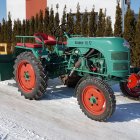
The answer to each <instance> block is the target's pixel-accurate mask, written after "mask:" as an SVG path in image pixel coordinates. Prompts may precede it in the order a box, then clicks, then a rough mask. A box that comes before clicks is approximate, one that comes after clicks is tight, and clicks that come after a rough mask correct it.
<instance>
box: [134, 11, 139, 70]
mask: <svg viewBox="0 0 140 140" xmlns="http://www.w3.org/2000/svg"><path fill="white" fill-rule="evenodd" d="M133 64H134V65H135V66H136V67H140V10H139V16H138V21H137V24H136V33H135V47H134V49H133Z"/></svg>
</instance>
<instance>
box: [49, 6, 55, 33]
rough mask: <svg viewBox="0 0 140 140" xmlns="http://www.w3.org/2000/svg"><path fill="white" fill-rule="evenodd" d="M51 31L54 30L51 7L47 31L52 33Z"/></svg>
mask: <svg viewBox="0 0 140 140" xmlns="http://www.w3.org/2000/svg"><path fill="white" fill-rule="evenodd" d="M53 31H54V10H53V8H51V9H50V15H49V33H50V34H53Z"/></svg>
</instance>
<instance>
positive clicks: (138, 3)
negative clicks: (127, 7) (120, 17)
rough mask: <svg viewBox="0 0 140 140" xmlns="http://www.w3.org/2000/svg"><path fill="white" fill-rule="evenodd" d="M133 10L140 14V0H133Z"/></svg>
mask: <svg viewBox="0 0 140 140" xmlns="http://www.w3.org/2000/svg"><path fill="white" fill-rule="evenodd" d="M131 8H132V9H133V10H134V11H135V13H138V12H139V8H140V0H131Z"/></svg>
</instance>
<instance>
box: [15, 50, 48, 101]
mask: <svg viewBox="0 0 140 140" xmlns="http://www.w3.org/2000/svg"><path fill="white" fill-rule="evenodd" d="M23 62H24V63H27V64H24V63H23ZM22 63H23V64H22ZM24 65H25V67H27V65H28V66H30V67H31V68H32V69H31V70H32V71H33V73H34V75H35V77H33V76H32V77H31V76H30V75H29V74H30V73H29V74H28V77H29V80H27V81H29V82H30V83H31V80H30V78H32V79H33V78H34V80H33V81H32V82H34V83H31V84H32V85H34V86H33V88H25V87H26V85H25V84H23V83H24V82H22V80H21V76H19V74H20V75H21V73H20V72H21V71H20V70H19V69H22V67H24ZM27 70H28V68H27ZM13 73H14V78H15V81H16V83H17V86H18V90H19V91H20V92H21V95H23V96H24V97H25V98H26V99H30V100H33V99H34V100H39V99H41V97H42V96H43V95H44V93H45V91H46V88H47V75H46V74H45V71H44V68H43V66H42V64H41V62H40V61H39V60H38V59H36V58H35V56H34V55H33V53H32V52H23V53H21V54H20V55H18V56H17V59H16V60H15V65H14V72H13ZM24 73H25V72H24ZM23 77H25V76H23ZM23 77H22V79H24V78H23ZM24 80H25V79H24ZM25 81H26V80H25ZM26 84H28V83H26ZM26 89H27V90H26Z"/></svg>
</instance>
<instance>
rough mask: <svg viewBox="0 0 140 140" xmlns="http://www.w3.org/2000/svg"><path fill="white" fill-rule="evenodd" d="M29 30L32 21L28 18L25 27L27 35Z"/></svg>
mask: <svg viewBox="0 0 140 140" xmlns="http://www.w3.org/2000/svg"><path fill="white" fill-rule="evenodd" d="M29 30H30V21H29V20H26V27H25V35H26V36H29Z"/></svg>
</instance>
